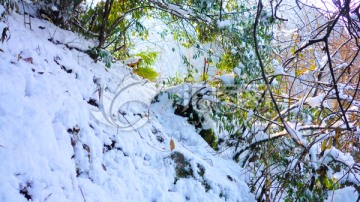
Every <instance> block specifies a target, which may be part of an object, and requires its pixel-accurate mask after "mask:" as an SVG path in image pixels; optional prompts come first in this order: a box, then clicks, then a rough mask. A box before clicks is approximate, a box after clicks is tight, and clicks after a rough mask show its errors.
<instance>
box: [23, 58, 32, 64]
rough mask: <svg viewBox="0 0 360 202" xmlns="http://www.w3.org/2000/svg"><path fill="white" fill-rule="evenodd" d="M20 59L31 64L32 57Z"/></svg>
mask: <svg viewBox="0 0 360 202" xmlns="http://www.w3.org/2000/svg"><path fill="white" fill-rule="evenodd" d="M22 60H24V61H25V62H27V63H31V64H33V58H32V57H29V58H24V59H22Z"/></svg>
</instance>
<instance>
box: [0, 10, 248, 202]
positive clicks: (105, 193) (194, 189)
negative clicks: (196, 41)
mask: <svg viewBox="0 0 360 202" xmlns="http://www.w3.org/2000/svg"><path fill="white" fill-rule="evenodd" d="M0 8H2V7H0ZM31 23H32V28H33V30H30V29H29V27H28V26H26V27H25V26H24V23H23V16H21V15H18V14H16V13H14V14H12V15H11V16H7V17H6V19H5V20H3V21H1V22H0V30H3V28H4V27H7V26H8V27H9V30H10V33H11V38H10V39H9V40H5V41H4V43H3V44H0V48H1V49H2V50H3V52H0V80H1V85H0V100H1V102H0V134H1V136H0V161H1V162H2V163H1V165H0V181H1V183H0V201H4V202H8V201H9V202H10V201H27V200H26V198H25V196H26V195H29V196H31V199H32V201H61V202H65V201H185V200H190V201H224V200H227V201H246V202H247V201H255V198H254V195H253V194H251V193H250V189H249V188H248V186H247V185H246V183H245V182H244V179H243V178H244V177H243V176H242V173H243V170H242V169H241V168H240V167H239V165H238V164H236V163H235V162H233V161H232V160H231V159H226V158H223V157H219V156H215V155H213V153H214V151H213V150H212V149H211V148H210V147H209V146H208V145H207V143H206V142H205V141H204V140H203V139H202V138H201V137H200V136H199V134H198V133H196V130H195V128H194V126H192V125H190V124H189V123H187V121H186V119H185V118H183V117H179V116H176V115H174V113H173V112H174V109H173V108H172V101H171V100H169V99H168V98H167V96H165V95H164V96H162V97H160V100H159V102H157V103H155V104H151V105H150V101H151V99H152V97H154V96H155V95H156V94H157V93H158V89H157V88H156V86H155V84H154V83H150V82H147V81H145V80H143V79H141V78H140V77H138V76H136V75H134V74H133V73H132V72H131V70H130V69H129V68H128V67H126V66H124V65H123V64H121V63H120V62H118V63H115V64H113V65H112V67H111V69H106V68H105V66H104V64H102V63H100V62H98V63H94V62H93V60H91V59H90V58H89V56H88V55H86V54H84V53H83V52H79V51H77V50H76V49H72V50H69V48H68V47H76V48H79V49H82V50H86V49H88V48H89V47H92V46H93V45H94V43H93V42H89V41H87V40H85V39H84V38H82V37H80V36H78V35H77V34H75V33H72V32H69V31H65V30H62V29H60V28H57V27H55V26H54V25H52V24H51V23H49V22H47V21H41V20H39V19H32V21H31ZM40 26H41V27H45V29H40V28H39V27H40ZM49 40H51V41H52V42H51V41H49ZM67 46H68V47H67ZM19 54H21V56H22V58H24V59H25V58H32V62H30V61H29V60H23V59H18V55H19ZM70 70H71V71H70ZM99 88H100V91H99ZM99 92H101V93H100V94H99ZM91 100H92V101H91ZM90 101H91V102H90ZM112 101H113V102H112ZM136 101H138V102H136ZM88 102H89V103H92V104H93V105H95V104H98V105H99V108H97V107H96V106H93V105H91V104H88ZM134 102H136V103H134ZM94 103H95V104H94ZM111 103H113V105H111ZM111 106H113V109H115V110H113V109H111ZM117 107H119V108H120V109H121V110H122V111H123V112H124V114H122V115H123V116H121V114H119V112H118V111H116V109H117ZM99 109H103V112H104V113H102V111H101V110H99ZM105 112H106V113H105ZM112 113H114V114H112ZM137 114H142V115H144V116H143V117H140V116H139V115H137ZM145 115H146V116H145ZM107 119H108V120H111V122H109V121H107ZM126 120H128V121H129V122H131V123H133V122H136V123H140V122H139V120H140V121H141V125H137V126H136V127H135V126H134V125H133V126H131V124H130V125H129V124H127V123H126ZM144 120H146V121H145V122H144ZM105 123H107V124H105ZM111 123H115V125H113V124H111ZM119 124H123V125H124V127H126V129H127V130H124V128H120V127H119ZM123 125H120V126H123ZM171 139H172V140H174V143H175V150H174V151H170V148H169V142H170V140H171ZM174 152H180V153H182V154H183V155H184V156H185V158H186V159H187V160H188V161H189V163H190V166H191V168H192V169H193V170H194V176H191V177H188V178H180V179H179V180H178V181H177V182H176V183H175V177H176V171H175V168H176V163H175V162H174V160H173V159H172V158H171V155H172V154H174ZM198 165H201V166H202V167H204V169H205V173H204V175H203V176H200V174H198V172H196V171H198ZM228 176H231V179H232V180H230V179H229V177H228ZM204 182H206V183H207V184H209V186H210V187H211V188H210V190H208V191H207V190H206V189H205V187H204V185H203V183H204ZM20 192H22V193H20ZM25 193H27V194H25Z"/></svg>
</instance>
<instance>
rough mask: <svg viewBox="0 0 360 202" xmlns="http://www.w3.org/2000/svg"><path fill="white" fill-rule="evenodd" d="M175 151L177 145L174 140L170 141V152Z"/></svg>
mask: <svg viewBox="0 0 360 202" xmlns="http://www.w3.org/2000/svg"><path fill="white" fill-rule="evenodd" d="M174 149H175V143H174V140H173V139H170V150H171V151H172V150H174Z"/></svg>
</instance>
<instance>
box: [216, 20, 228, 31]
mask: <svg viewBox="0 0 360 202" xmlns="http://www.w3.org/2000/svg"><path fill="white" fill-rule="evenodd" d="M217 26H218V27H219V29H224V28H226V27H229V26H231V21H230V20H223V21H217Z"/></svg>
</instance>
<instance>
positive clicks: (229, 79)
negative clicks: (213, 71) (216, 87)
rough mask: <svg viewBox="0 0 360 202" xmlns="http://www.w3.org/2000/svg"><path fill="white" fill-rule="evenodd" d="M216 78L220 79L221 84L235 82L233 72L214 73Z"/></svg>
mask: <svg viewBox="0 0 360 202" xmlns="http://www.w3.org/2000/svg"><path fill="white" fill-rule="evenodd" d="M215 78H216V79H220V80H221V81H222V82H223V84H226V85H231V84H234V83H235V74H232V73H231V74H223V75H220V76H219V75H216V76H215Z"/></svg>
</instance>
